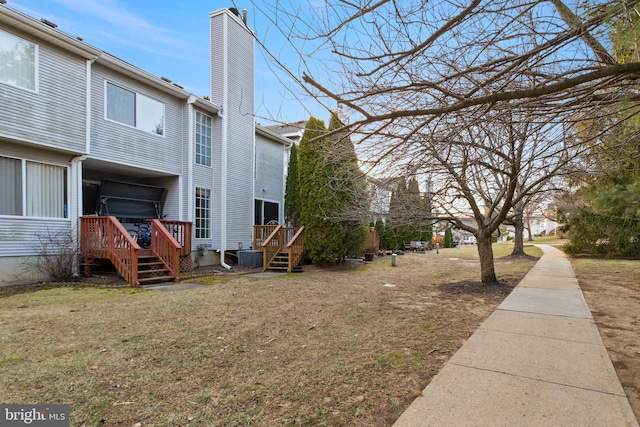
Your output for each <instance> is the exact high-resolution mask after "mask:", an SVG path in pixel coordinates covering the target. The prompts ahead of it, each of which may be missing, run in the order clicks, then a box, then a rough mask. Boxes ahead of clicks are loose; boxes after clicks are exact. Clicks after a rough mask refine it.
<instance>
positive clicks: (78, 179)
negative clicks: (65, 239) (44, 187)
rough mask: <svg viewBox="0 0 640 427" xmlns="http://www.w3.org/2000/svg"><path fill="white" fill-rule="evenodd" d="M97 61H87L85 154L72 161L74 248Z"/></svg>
mask: <svg viewBox="0 0 640 427" xmlns="http://www.w3.org/2000/svg"><path fill="white" fill-rule="evenodd" d="M96 59H97V57H96V58H93V59H87V60H86V71H85V72H86V75H85V80H86V90H85V125H84V126H85V140H84V152H85V154H81V155H79V156H75V157H74V158H72V159H71V177H70V178H69V183H70V186H69V187H70V188H69V189H70V190H71V197H70V199H71V200H72V201H73V202H74V203H70V204H69V212H68V215H69V218H70V219H71V229H72V230H75V233H73V236H74V240H75V241H74V242H73V244H74V246H75V247H78V248H79V247H80V215H82V199H83V197H82V175H83V174H82V162H83V161H85V160H86V159H87V157H88V155H89V152H90V150H91V65H92V64H93V63H94V61H95V60H96ZM73 273H74V274H75V275H78V274H79V265H78V260H77V257H76V258H75V259H74V261H73Z"/></svg>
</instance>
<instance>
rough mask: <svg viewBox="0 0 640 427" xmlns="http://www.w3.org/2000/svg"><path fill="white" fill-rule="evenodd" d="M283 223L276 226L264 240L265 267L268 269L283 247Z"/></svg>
mask: <svg viewBox="0 0 640 427" xmlns="http://www.w3.org/2000/svg"><path fill="white" fill-rule="evenodd" d="M280 230H282V225H278V226H276V228H274V230H273V231H272V232H271V234H269V236H268V237H267V238H266V240H265V241H264V242H262V254H263V264H264V265H263V268H264V269H266V268H267V266H268V265H269V264H271V262H272V261H273V259H274V258H275V257H276V256H277V255H278V253H279V252H280V250H281V249H282V243H283V242H282V235H281V234H282V233H280Z"/></svg>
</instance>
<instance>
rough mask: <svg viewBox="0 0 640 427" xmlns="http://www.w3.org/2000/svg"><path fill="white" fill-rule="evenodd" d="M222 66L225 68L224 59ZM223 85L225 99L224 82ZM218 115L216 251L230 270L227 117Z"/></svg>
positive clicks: (223, 265) (220, 113)
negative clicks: (226, 253) (227, 253)
mask: <svg viewBox="0 0 640 427" xmlns="http://www.w3.org/2000/svg"><path fill="white" fill-rule="evenodd" d="M224 67H225V69H226V61H225V66H224ZM225 71H226V70H225ZM224 86H225V101H226V92H227V90H226V88H227V84H226V82H225V84H224ZM218 117H220V119H221V120H222V123H221V125H222V127H221V131H220V139H221V142H220V249H219V251H218V252H219V253H220V265H221V266H222V267H224V268H226V269H227V270H231V266H230V265H229V264H227V263H225V262H224V251H225V249H226V246H227V169H228V168H227V151H228V150H227V117H226V114H223V113H222V112H218Z"/></svg>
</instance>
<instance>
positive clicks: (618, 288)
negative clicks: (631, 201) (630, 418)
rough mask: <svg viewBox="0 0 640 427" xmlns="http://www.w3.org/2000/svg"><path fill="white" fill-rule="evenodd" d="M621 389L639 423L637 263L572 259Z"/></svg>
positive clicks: (639, 281) (639, 296)
mask: <svg viewBox="0 0 640 427" xmlns="http://www.w3.org/2000/svg"><path fill="white" fill-rule="evenodd" d="M572 265H573V269H574V271H575V273H576V276H577V278H578V282H579V283H580V287H581V288H582V291H583V292H584V296H585V299H586V300H587V303H588V305H589V308H590V309H591V313H592V314H593V317H594V319H595V321H596V324H597V325H598V329H599V330H600V336H601V337H602V340H603V342H604V345H605V347H607V350H608V352H609V357H611V361H612V362H613V366H614V367H615V369H616V373H617V374H618V378H620V382H621V383H622V387H623V388H624V391H625V392H626V394H627V397H628V398H629V402H630V403H631V408H632V409H633V411H634V413H635V415H636V418H638V419H640V261H638V260H635V261H631V260H611V259H588V258H579V259H572Z"/></svg>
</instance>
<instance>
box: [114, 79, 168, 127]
mask: <svg viewBox="0 0 640 427" xmlns="http://www.w3.org/2000/svg"><path fill="white" fill-rule="evenodd" d="M106 98H107V108H106V110H107V113H106V117H107V119H109V120H113V121H115V122H118V123H123V124H125V125H128V126H132V127H135V128H137V129H140V130H143V131H145V132H149V133H155V134H157V135H164V104H163V103H162V102H160V101H157V100H155V99H153V98H149V97H148V96H145V95H142V94H140V93H137V92H133V91H131V90H128V89H125V88H123V87H120V86H118V85H115V84H113V83H109V82H107V88H106Z"/></svg>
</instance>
